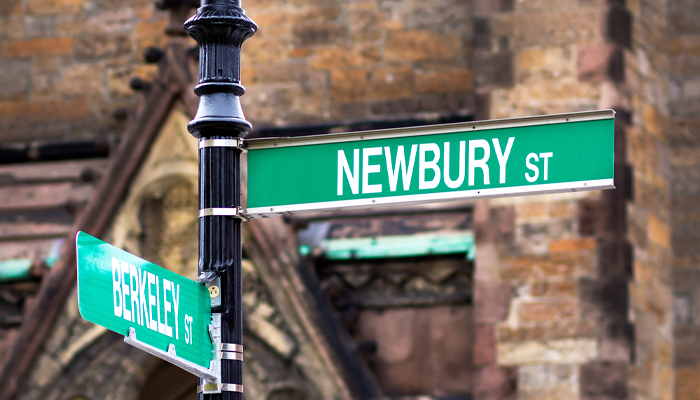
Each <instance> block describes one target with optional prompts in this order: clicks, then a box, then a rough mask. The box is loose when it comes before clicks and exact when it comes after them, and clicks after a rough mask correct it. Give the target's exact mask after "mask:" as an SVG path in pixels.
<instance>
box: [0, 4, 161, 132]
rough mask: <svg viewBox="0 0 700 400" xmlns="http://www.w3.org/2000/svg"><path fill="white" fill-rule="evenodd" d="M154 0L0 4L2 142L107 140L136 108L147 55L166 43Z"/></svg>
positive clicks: (149, 70) (148, 69)
mask: <svg viewBox="0 0 700 400" xmlns="http://www.w3.org/2000/svg"><path fill="white" fill-rule="evenodd" d="M167 22H168V21H167V13H166V12H163V11H159V10H157V9H155V7H154V5H153V2H152V1H150V0H124V1H112V0H92V1H91V0H51V1H44V0H24V1H22V0H4V1H2V2H1V4H0V71H2V74H0V142H25V141H28V140H61V139H77V138H95V137H106V136H108V135H114V134H121V131H122V130H123V129H124V126H123V123H120V122H119V121H118V120H116V119H115V118H114V117H113V112H114V110H115V109H117V108H119V107H124V106H126V107H127V108H129V109H133V108H134V107H135V106H136V102H137V100H138V95H137V94H135V93H134V92H133V91H132V90H131V88H130V87H129V80H130V79H131V77H132V76H142V77H146V78H148V77H151V76H153V75H154V74H155V72H156V70H155V66H152V65H146V64H145V63H144V61H143V51H144V50H145V49H146V48H147V47H149V46H153V45H160V44H162V43H163V41H164V35H163V30H164V28H165V26H166V25H167Z"/></svg>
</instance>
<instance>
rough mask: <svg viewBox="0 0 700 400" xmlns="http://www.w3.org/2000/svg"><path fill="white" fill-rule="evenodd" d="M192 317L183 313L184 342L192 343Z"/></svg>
mask: <svg viewBox="0 0 700 400" xmlns="http://www.w3.org/2000/svg"><path fill="white" fill-rule="evenodd" d="M192 333H193V332H192V317H190V316H189V315H187V314H185V343H189V344H192Z"/></svg>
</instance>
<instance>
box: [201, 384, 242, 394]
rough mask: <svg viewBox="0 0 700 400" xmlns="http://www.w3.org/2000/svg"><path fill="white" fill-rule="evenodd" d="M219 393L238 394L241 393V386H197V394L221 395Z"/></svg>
mask: <svg viewBox="0 0 700 400" xmlns="http://www.w3.org/2000/svg"><path fill="white" fill-rule="evenodd" d="M221 392H238V393H243V385H236V384H235V383H218V384H217V383H205V384H204V385H199V386H197V393H204V394H208V393H221Z"/></svg>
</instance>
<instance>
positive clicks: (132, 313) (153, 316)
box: [112, 258, 193, 343]
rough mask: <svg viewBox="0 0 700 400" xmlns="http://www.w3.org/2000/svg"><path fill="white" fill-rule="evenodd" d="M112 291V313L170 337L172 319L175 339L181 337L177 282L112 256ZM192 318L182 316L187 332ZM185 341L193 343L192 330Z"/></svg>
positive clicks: (190, 329)
mask: <svg viewBox="0 0 700 400" xmlns="http://www.w3.org/2000/svg"><path fill="white" fill-rule="evenodd" d="M154 286H155V289H154V288H153V287H154ZM161 286H162V287H163V291H162V293H163V295H162V301H161V290H160V288H161ZM146 288H148V290H146ZM154 293H155V296H154ZM112 294H113V296H112V299H113V311H114V316H116V317H119V318H124V319H125V320H127V321H130V322H133V323H135V324H138V325H141V326H145V327H146V328H148V329H151V330H153V331H156V332H159V333H161V334H163V335H166V336H169V337H173V323H172V322H171V323H169V322H168V321H173V320H174V324H175V339H179V338H180V320H179V315H180V314H179V312H180V285H179V284H175V283H174V282H171V281H169V280H168V279H161V278H160V277H159V276H157V275H155V274H153V273H151V272H148V271H143V270H141V268H137V267H135V266H133V265H131V264H129V263H127V262H125V261H119V260H117V259H116V258H112ZM161 304H162V305H163V307H162V308H161ZM127 305H130V307H131V309H128V308H127ZM170 318H172V319H170ZM192 321H193V318H192V317H191V316H189V315H186V316H185V321H184V322H185V323H186V324H189V331H188V332H191V331H192ZM188 340H189V341H188V343H191V342H192V334H191V333H189V339H188Z"/></svg>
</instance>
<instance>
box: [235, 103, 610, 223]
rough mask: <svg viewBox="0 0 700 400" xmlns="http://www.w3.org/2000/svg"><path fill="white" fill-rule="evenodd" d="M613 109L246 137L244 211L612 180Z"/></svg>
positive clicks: (502, 192)
mask: <svg viewBox="0 0 700 400" xmlns="http://www.w3.org/2000/svg"><path fill="white" fill-rule="evenodd" d="M614 123H615V112H614V111H613V110H602V111H591V112H581V113H572V114H560V115H550V116H539V117H528V118H513V119H506V120H492V121H480V122H470V123H459V124H448V125H434V126H425V127H413V128H402V129H388V130H379V131H367V132H356V133H340V134H329V135H321V136H306V137H297V138H264V139H252V140H248V141H246V144H247V148H248V204H247V209H246V214H247V215H248V216H249V217H251V218H262V217H273V216H279V215H289V214H296V213H302V212H314V211H331V210H338V209H348V208H370V207H376V206H380V205H389V204H399V203H426V202H436V201H447V200H456V199H478V198H490V197H506V196H519V195H525V194H538V193H559V192H569V191H583V190H598V189H611V188H614V183H613V164H614V141H615V134H614Z"/></svg>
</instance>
